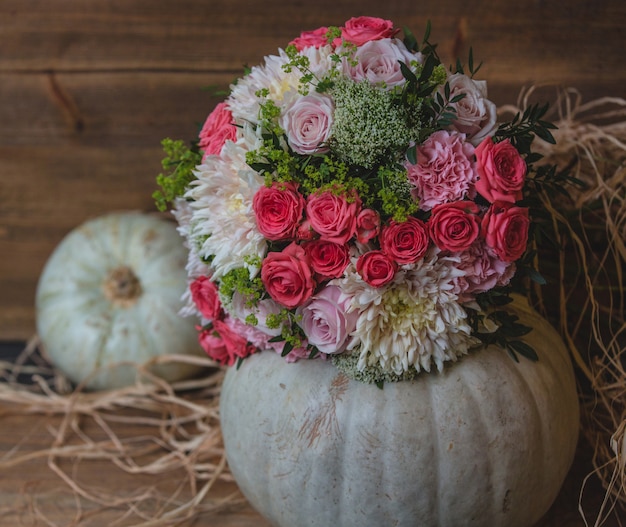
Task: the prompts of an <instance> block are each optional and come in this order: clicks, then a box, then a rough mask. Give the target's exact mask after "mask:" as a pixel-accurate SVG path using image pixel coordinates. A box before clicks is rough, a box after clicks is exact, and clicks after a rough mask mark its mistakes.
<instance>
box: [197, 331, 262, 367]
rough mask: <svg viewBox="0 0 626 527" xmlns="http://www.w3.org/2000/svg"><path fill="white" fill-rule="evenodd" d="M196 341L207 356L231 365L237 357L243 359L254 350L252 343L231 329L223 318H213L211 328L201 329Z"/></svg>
mask: <svg viewBox="0 0 626 527" xmlns="http://www.w3.org/2000/svg"><path fill="white" fill-rule="evenodd" d="M198 341H199V342H200V345H201V346H202V348H203V349H204V351H205V352H206V354H207V355H208V356H209V357H211V358H212V359H213V360H215V361H217V362H219V363H220V364H225V365H227V366H232V365H233V364H235V362H236V361H237V359H238V358H242V359H245V358H246V357H247V356H248V355H251V354H252V353H254V352H255V351H256V348H255V347H254V346H253V345H252V344H250V343H249V342H248V341H247V340H246V339H245V338H244V337H242V336H241V335H239V334H238V333H236V332H234V331H232V330H231V329H230V327H229V326H228V324H227V323H226V322H224V321H223V320H214V321H213V328H212V329H204V330H202V331H201V332H200V333H199V335H198Z"/></svg>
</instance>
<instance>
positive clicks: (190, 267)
mask: <svg viewBox="0 0 626 527" xmlns="http://www.w3.org/2000/svg"><path fill="white" fill-rule="evenodd" d="M172 214H173V215H174V218H176V222H177V223H178V226H177V230H178V233H179V234H180V235H181V236H182V237H183V239H184V245H185V247H186V248H187V264H186V266H185V270H186V271H187V283H188V284H190V283H191V282H193V281H194V280H195V279H196V278H198V277H199V276H203V275H204V276H207V275H209V274H210V270H209V267H208V266H207V265H206V264H205V263H204V262H203V261H202V260H201V259H200V256H199V255H198V251H197V249H196V246H195V244H194V243H190V242H189V238H190V236H191V218H192V214H193V211H192V209H191V204H190V203H189V202H188V201H187V200H184V199H182V198H177V199H176V200H175V201H174V208H173V210H172ZM181 301H182V302H183V307H182V308H181V309H180V311H179V315H180V316H182V317H189V316H199V315H200V312H199V311H198V308H197V307H196V305H195V303H194V302H193V300H192V298H191V292H190V290H189V287H187V288H186V289H185V292H184V293H183V295H182V297H181Z"/></svg>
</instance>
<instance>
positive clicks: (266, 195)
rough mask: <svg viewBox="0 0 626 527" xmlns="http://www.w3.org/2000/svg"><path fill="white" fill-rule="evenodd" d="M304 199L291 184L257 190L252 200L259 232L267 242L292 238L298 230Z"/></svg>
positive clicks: (279, 184)
mask: <svg viewBox="0 0 626 527" xmlns="http://www.w3.org/2000/svg"><path fill="white" fill-rule="evenodd" d="M304 205H305V202H304V198H303V197H302V195H301V194H300V193H299V192H298V190H297V187H296V185H295V184H293V183H273V184H272V186H271V187H266V186H263V187H261V188H260V189H259V190H257V192H256V194H255V195H254V198H253V200H252V208H253V209H254V214H255V216H256V223H257V227H258V228H259V232H260V233H261V234H262V235H263V236H265V237H266V238H267V239H268V240H286V239H289V238H293V237H294V236H295V233H296V231H297V229H298V225H299V223H300V220H301V219H302V212H303V211H304Z"/></svg>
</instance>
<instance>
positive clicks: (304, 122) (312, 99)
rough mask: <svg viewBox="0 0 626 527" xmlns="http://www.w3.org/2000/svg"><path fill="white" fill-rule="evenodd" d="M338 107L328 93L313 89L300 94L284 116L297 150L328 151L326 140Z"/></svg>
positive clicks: (307, 152)
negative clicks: (323, 93) (310, 91)
mask: <svg viewBox="0 0 626 527" xmlns="http://www.w3.org/2000/svg"><path fill="white" fill-rule="evenodd" d="M334 111H335V107H334V104H333V100H332V99H331V98H330V97H328V96H327V95H322V94H320V93H317V92H313V93H310V94H308V95H305V96H303V97H298V98H296V99H295V101H294V102H293V104H291V106H289V108H288V109H287V111H285V113H284V114H283V115H282V116H281V118H280V126H281V128H282V129H283V130H285V132H286V133H287V141H288V143H289V146H290V147H291V148H292V149H293V151H294V152H297V153H298V154H303V155H310V154H319V153H324V152H328V146H327V145H326V141H327V140H328V137H329V136H330V130H331V127H332V125H333V113H334Z"/></svg>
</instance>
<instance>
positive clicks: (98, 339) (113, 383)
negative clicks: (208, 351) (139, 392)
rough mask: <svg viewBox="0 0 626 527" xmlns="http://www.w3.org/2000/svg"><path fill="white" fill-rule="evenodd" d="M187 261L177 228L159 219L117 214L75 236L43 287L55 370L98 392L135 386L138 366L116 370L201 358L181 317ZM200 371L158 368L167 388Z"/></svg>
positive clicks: (43, 331) (40, 298)
mask: <svg viewBox="0 0 626 527" xmlns="http://www.w3.org/2000/svg"><path fill="white" fill-rule="evenodd" d="M186 259H187V251H186V249H185V247H184V245H183V242H182V238H181V237H180V236H179V234H178V233H177V231H176V227H175V225H174V224H173V223H171V222H168V221H166V220H164V219H162V218H159V217H157V216H154V215H149V214H143V213H139V212H119V213H118V212H116V213H111V214H108V215H105V216H101V217H98V218H95V219H93V220H90V221H88V222H86V223H84V224H83V225H81V226H79V227H78V228H76V229H74V230H73V231H71V232H70V233H69V234H68V235H67V236H66V237H65V238H64V239H63V240H62V241H61V243H60V244H59V245H58V246H57V247H56V249H55V251H54V252H53V253H52V255H51V256H50V258H49V259H48V261H47V262H46V265H45V267H44V270H43V272H42V274H41V276H40V279H39V284H38V287H37V295H36V310H37V330H38V333H39V337H40V338H41V340H42V342H43V344H44V346H45V349H46V352H47V354H48V356H49V357H50V359H51V360H52V362H53V363H54V364H55V365H56V366H57V367H58V368H59V369H60V370H61V371H63V372H64V373H65V374H66V375H67V376H68V377H69V378H70V379H71V380H72V381H74V382H76V383H78V382H83V381H84V382H86V387H87V388H89V389H94V390H96V389H106V388H118V387H122V386H126V385H129V384H131V383H133V382H134V381H135V379H136V374H137V369H136V368H135V367H134V366H133V365H132V364H131V365H129V364H120V365H119V366H115V367H113V365H115V364H118V363H122V362H129V363H135V364H144V363H145V362H146V361H148V360H150V359H152V358H153V357H155V356H159V355H164V354H170V353H179V354H180V353H182V354H202V351H201V349H200V346H199V344H198V341H197V333H196V330H195V327H194V324H195V321H193V320H191V319H185V318H182V317H180V316H179V315H178V312H179V310H180V308H181V307H182V303H181V297H182V295H183V293H184V291H185V288H186V282H187V274H186V271H185V262H186ZM95 369H100V370H101V371H100V372H99V373H98V374H97V375H95V376H93V375H92V374H93V372H94V370H95ZM196 370H197V368H196V367H191V366H189V365H184V364H182V363H178V362H176V363H171V362H170V363H167V364H164V365H161V366H156V367H153V368H152V372H153V373H155V374H156V375H158V376H160V377H162V378H164V379H167V380H169V381H175V380H179V379H182V378H185V377H187V376H189V375H191V374H192V373H193V372H194V371H196Z"/></svg>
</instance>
